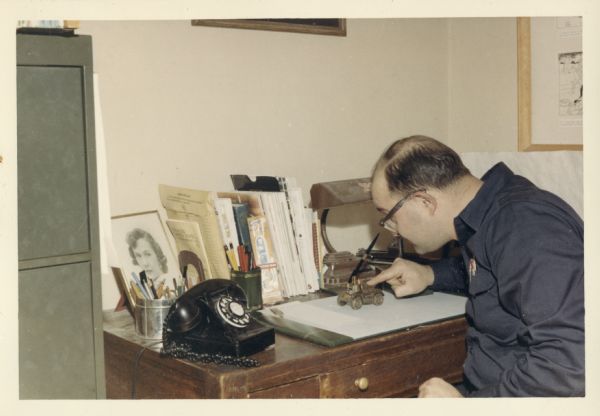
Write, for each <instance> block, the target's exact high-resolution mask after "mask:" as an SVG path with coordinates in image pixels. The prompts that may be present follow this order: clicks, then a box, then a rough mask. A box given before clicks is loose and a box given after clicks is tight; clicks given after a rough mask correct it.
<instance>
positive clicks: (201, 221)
mask: <svg viewBox="0 0 600 416" xmlns="http://www.w3.org/2000/svg"><path fill="white" fill-rule="evenodd" d="M158 191H159V195H160V202H161V203H162V205H163V207H164V208H165V210H166V212H167V216H168V217H169V218H170V219H175V220H184V221H194V222H196V223H198V226H199V227H200V233H201V235H202V241H203V242H204V247H205V249H206V254H207V256H208V263H209V267H210V271H211V275H212V276H213V277H219V278H223V279H229V278H230V272H229V267H228V266H227V259H226V257H225V251H224V250H223V239H222V238H221V234H220V231H219V224H218V222H217V216H216V213H215V208H214V206H213V203H212V200H213V198H214V197H215V194H214V193H213V192H209V191H199V190H194V189H185V188H178V187H174V186H168V185H159V187H158Z"/></svg>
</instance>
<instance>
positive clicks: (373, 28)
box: [79, 19, 516, 308]
mask: <svg viewBox="0 0 600 416" xmlns="http://www.w3.org/2000/svg"><path fill="white" fill-rule="evenodd" d="M347 26H348V35H347V36H346V37H333V36H318V35H306V34H295V33H281V32H267V31H249V30H239V29H224V28H209V27H193V26H191V24H190V22H189V21H154V22H115V21H113V22H108V21H106V22H100V21H97V22H94V21H82V22H81V29H80V30H79V33H81V34H90V35H92V37H93V45H94V66H95V72H97V73H98V74H99V77H100V94H101V99H102V111H103V120H104V124H103V127H104V132H105V138H106V150H107V165H108V185H109V197H110V207H111V215H113V216H114V215H119V214H125V213H131V212H140V211H145V210H150V209H159V211H160V210H161V209H162V208H161V207H160V201H159V198H158V192H157V185H158V184H159V183H166V184H171V185H178V186H183V187H191V188H197V189H209V190H228V189H231V188H232V187H231V183H230V180H229V174H231V173H249V174H269V175H282V176H294V177H296V178H297V180H298V183H299V185H300V186H301V187H302V188H303V190H304V195H305V199H306V202H308V199H309V193H308V192H309V189H310V186H311V184H313V183H316V182H322V181H330V180H336V179H347V178H356V177H364V176H369V175H370V170H371V167H372V164H373V163H374V161H375V160H376V159H377V157H378V156H379V154H380V153H381V152H382V151H383V149H384V148H385V146H386V145H387V144H389V143H390V142H391V141H392V140H394V139H396V138H400V137H404V136H407V135H410V134H416V133H420V134H426V135H430V136H432V137H436V138H438V139H440V140H442V141H445V142H447V143H449V144H450V145H452V146H456V147H457V150H459V151H465V150H508V151H510V150H514V143H516V118H515V115H514V114H512V112H514V113H515V114H516V84H515V83H514V80H512V78H513V77H514V76H515V73H516V61H515V60H514V59H513V58H512V55H515V53H516V52H515V51H516V47H515V45H514V43H515V38H516V36H515V33H514V32H515V30H514V27H513V26H514V19H459V20H453V19H376V20H372V19H351V20H349V21H348V22H347ZM488 43H491V45H492V47H491V48H490V49H489V50H488V49H487V46H486V45H487V44H488ZM509 57H510V58H509ZM498 80H500V82H498ZM513 87H514V88H513ZM511 88H513V89H515V91H510V89H511ZM492 104H493V106H494V110H493V111H490V107H491V105H492ZM511 136H512V137H511ZM513 142H514V143H513ZM365 214H367V216H368V217H369V220H368V221H367V224H365ZM375 221H376V214H375V212H374V210H373V209H372V208H371V206H370V205H369V204H366V205H363V206H358V207H353V208H351V209H347V210H343V211H342V212H336V211H332V214H331V215H330V222H329V224H331V227H330V228H329V229H330V233H329V236H330V239H331V241H332V243H333V245H334V246H335V247H336V248H337V249H340V250H344V249H345V250H351V251H355V250H356V249H357V248H358V247H362V246H364V245H366V244H367V242H368V241H369V240H370V236H371V235H372V234H373V233H374V232H375V231H374V228H375V226H374V225H373V224H374V223H375ZM382 244H385V239H384V240H383V241H382ZM109 284H110V282H108V283H107V285H109ZM107 290H109V292H107ZM115 296H116V291H115V289H114V288H109V289H106V288H105V291H104V307H105V308H108V307H111V306H113V305H114V303H116V300H114V297H115Z"/></svg>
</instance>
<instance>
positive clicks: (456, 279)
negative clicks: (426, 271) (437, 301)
mask: <svg viewBox="0 0 600 416" xmlns="http://www.w3.org/2000/svg"><path fill="white" fill-rule="evenodd" d="M431 268H432V269H433V284H432V285H431V288H432V289H433V290H436V291H442V292H456V293H462V294H465V293H466V291H467V270H466V269H465V263H464V261H463V259H462V257H460V256H457V257H448V258H444V259H441V260H438V261H436V262H434V263H432V264H431Z"/></svg>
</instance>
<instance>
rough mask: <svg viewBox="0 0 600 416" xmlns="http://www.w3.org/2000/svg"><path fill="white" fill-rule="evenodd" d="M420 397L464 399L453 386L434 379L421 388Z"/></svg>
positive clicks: (436, 378) (439, 379)
mask: <svg viewBox="0 0 600 416" xmlns="http://www.w3.org/2000/svg"><path fill="white" fill-rule="evenodd" d="M419 397H420V398H425V397H463V395H462V394H460V392H459V391H458V390H457V389H456V388H455V387H454V386H453V385H452V384H450V383H447V382H446V381H444V380H443V379H441V378H438V377H433V378H430V379H429V380H427V381H426V382H425V383H423V384H421V385H420V386H419Z"/></svg>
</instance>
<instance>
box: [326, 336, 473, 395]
mask: <svg viewBox="0 0 600 416" xmlns="http://www.w3.org/2000/svg"><path fill="white" fill-rule="evenodd" d="M456 341H457V340H451V342H445V343H442V344H437V345H434V346H431V347H428V348H427V347H426V348H424V349H419V350H418V351H417V350H411V351H406V352H403V353H401V354H397V355H393V356H382V357H378V358H377V359H375V360H373V361H369V362H365V363H363V364H360V365H357V366H354V367H349V368H346V369H343V370H340V371H335V372H331V373H328V374H326V375H324V376H323V377H322V379H321V392H320V396H321V397H332V398H342V397H365V398H367V397H391V396H399V395H404V396H406V395H407V394H408V395H415V396H416V394H417V391H418V387H419V385H420V384H421V383H422V382H424V381H425V380H427V379H429V378H431V377H434V376H439V375H441V374H446V380H447V381H449V382H457V381H459V380H461V378H462V364H463V360H464V344H463V342H462V341H459V342H456ZM450 350H452V352H450ZM448 374H450V377H448ZM361 384H362V385H361ZM360 385H361V386H360Z"/></svg>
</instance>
